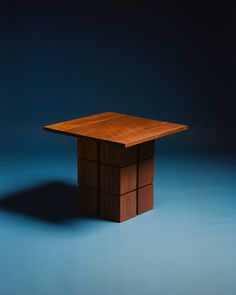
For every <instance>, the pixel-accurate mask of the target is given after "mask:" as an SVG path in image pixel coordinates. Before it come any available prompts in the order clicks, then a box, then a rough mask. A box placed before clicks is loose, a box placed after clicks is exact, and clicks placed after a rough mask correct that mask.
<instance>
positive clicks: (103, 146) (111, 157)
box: [100, 142, 137, 167]
mask: <svg viewBox="0 0 236 295" xmlns="http://www.w3.org/2000/svg"><path fill="white" fill-rule="evenodd" d="M100 162H101V163H103V164H107V165H113V166H116V167H124V166H127V165H130V164H133V163H136V162H137V146H133V147H129V148H125V147H124V146H123V145H119V144H114V143H107V142H101V143H100Z"/></svg>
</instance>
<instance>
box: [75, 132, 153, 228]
mask: <svg viewBox="0 0 236 295" xmlns="http://www.w3.org/2000/svg"><path fill="white" fill-rule="evenodd" d="M153 179H154V141H149V142H145V143H142V144H139V145H136V146H134V147H131V148H125V147H124V146H123V145H120V144H115V143H107V142H99V141H96V140H91V139H86V138H83V137H79V138H78V183H79V210H80V212H82V213H83V214H86V215H90V216H98V217H101V218H103V219H108V220H113V221H117V222H122V221H125V220H128V219H130V218H132V217H135V216H136V215H139V214H142V213H144V212H146V211H149V210H151V209H152V208H153Z"/></svg>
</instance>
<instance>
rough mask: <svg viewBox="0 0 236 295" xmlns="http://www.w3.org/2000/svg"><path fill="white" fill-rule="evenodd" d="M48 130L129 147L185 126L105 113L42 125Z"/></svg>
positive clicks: (180, 129)
mask: <svg viewBox="0 0 236 295" xmlns="http://www.w3.org/2000/svg"><path fill="white" fill-rule="evenodd" d="M44 129H45V130H47V131H51V132H59V133H62V134H66V135H71V136H76V137H78V136H84V137H87V138H93V139H97V140H102V141H108V142H113V143H118V144H122V145H124V146H125V147H131V146H134V145H137V144H140V143H144V142H146V141H150V140H154V139H157V138H160V137H163V136H167V135H170V134H173V133H176V132H180V131H184V130H186V129H187V126H186V125H182V124H175V123H169V122H165V121H158V120H151V119H145V118H141V117H135V116H129V115H124V114H119V113H112V112H105V113H101V114H97V115H92V116H88V117H84V118H78V119H74V120H70V121H65V122H61V123H56V124H52V125H47V126H44Z"/></svg>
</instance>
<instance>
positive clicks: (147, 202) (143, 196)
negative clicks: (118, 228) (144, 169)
mask: <svg viewBox="0 0 236 295" xmlns="http://www.w3.org/2000/svg"><path fill="white" fill-rule="evenodd" d="M151 209H153V184H150V185H147V186H144V187H142V188H139V189H138V195H137V214H142V213H144V212H147V211H149V210H151Z"/></svg>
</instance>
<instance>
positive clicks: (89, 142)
mask: <svg viewBox="0 0 236 295" xmlns="http://www.w3.org/2000/svg"><path fill="white" fill-rule="evenodd" d="M77 146H78V151H77V152H78V157H79V158H80V159H84V160H90V161H97V160H98V142H97V141H96V140H93V139H89V138H86V137H78V145H77Z"/></svg>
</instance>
